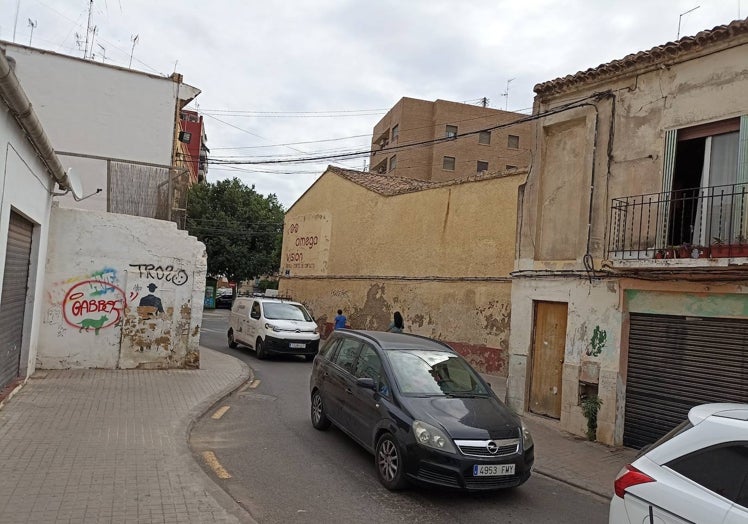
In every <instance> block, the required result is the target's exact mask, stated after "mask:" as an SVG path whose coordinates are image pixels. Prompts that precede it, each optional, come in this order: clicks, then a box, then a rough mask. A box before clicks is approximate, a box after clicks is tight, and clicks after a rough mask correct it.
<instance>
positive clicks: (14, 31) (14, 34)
mask: <svg viewBox="0 0 748 524" xmlns="http://www.w3.org/2000/svg"><path fill="white" fill-rule="evenodd" d="M20 9H21V0H18V2H16V22H15V23H14V24H13V41H14V42H15V41H16V27H18V11H19V10H20Z"/></svg>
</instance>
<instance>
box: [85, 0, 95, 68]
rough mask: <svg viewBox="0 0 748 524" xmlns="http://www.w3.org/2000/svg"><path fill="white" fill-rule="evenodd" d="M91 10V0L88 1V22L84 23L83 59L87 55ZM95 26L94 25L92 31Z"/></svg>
mask: <svg viewBox="0 0 748 524" xmlns="http://www.w3.org/2000/svg"><path fill="white" fill-rule="evenodd" d="M92 12H93V0H89V2H88V23H87V24H86V47H85V48H84V49H83V58H84V59H85V58H86V56H87V55H88V35H89V33H90V32H91V13H92ZM95 30H96V28H95V27H94V31H95ZM91 48H93V42H91Z"/></svg>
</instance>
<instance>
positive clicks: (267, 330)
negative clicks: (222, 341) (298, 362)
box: [227, 296, 319, 360]
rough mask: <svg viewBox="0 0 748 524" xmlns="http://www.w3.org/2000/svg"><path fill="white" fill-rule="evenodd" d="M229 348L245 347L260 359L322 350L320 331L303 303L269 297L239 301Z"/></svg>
mask: <svg viewBox="0 0 748 524" xmlns="http://www.w3.org/2000/svg"><path fill="white" fill-rule="evenodd" d="M227 336H228V344H229V347H230V348H236V347H237V346H238V345H239V344H244V345H245V346H249V347H250V348H252V349H254V350H255V354H256V355H257V358H259V359H263V358H265V357H266V356H268V355H270V354H283V355H304V357H305V358H306V359H307V360H312V359H313V358H314V355H316V354H317V351H318V349H319V329H318V328H317V324H316V323H315V322H314V319H313V318H312V315H310V314H309V311H307V309H306V308H305V307H304V306H303V305H302V304H300V303H299V302H293V301H290V300H281V299H277V298H266V297H259V296H255V297H237V298H236V299H235V300H234V304H233V306H232V308H231V313H230V315H229V329H228V333H227Z"/></svg>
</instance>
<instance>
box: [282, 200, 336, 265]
mask: <svg viewBox="0 0 748 524" xmlns="http://www.w3.org/2000/svg"><path fill="white" fill-rule="evenodd" d="M283 247H284V254H283V261H282V263H283V270H284V273H285V274H286V275H319V274H321V273H326V272H327V261H328V256H329V253H330V218H329V216H328V215H325V214H321V213H314V214H309V215H297V216H295V217H288V218H287V219H286V230H285V231H284V233H283Z"/></svg>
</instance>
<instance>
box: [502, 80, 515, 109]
mask: <svg viewBox="0 0 748 524" xmlns="http://www.w3.org/2000/svg"><path fill="white" fill-rule="evenodd" d="M512 80H514V78H510V79H509V80H507V81H506V90H505V91H504V92H503V93H502V94H501V96H503V97H505V98H506V100H505V101H504V111H506V110H507V109H508V108H509V84H510V83H511V82H512Z"/></svg>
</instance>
